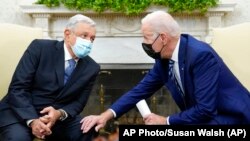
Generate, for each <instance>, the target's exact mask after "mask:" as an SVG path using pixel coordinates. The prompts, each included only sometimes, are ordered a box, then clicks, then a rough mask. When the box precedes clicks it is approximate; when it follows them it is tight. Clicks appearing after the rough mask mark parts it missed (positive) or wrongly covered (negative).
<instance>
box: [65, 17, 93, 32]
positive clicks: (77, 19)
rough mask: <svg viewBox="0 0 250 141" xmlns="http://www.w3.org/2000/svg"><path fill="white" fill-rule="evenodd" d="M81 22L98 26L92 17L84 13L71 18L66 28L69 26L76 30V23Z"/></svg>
mask: <svg viewBox="0 0 250 141" xmlns="http://www.w3.org/2000/svg"><path fill="white" fill-rule="evenodd" d="M80 22H81V23H86V24H88V25H90V26H92V27H95V26H96V23H95V22H94V21H93V20H92V19H90V18H89V17H87V16H84V15H82V14H77V15H75V16H73V17H71V18H70V19H69V21H68V23H67V24H66V28H68V29H70V30H74V28H75V26H76V24H77V23H80Z"/></svg>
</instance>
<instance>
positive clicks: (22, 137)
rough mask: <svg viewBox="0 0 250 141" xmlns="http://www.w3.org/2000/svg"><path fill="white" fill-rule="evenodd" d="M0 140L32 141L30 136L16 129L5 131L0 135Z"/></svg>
mask: <svg viewBox="0 0 250 141" xmlns="http://www.w3.org/2000/svg"><path fill="white" fill-rule="evenodd" d="M1 141H32V137H31V136H30V135H29V134H27V133H25V132H22V131H16V132H14V133H10V132H9V133H6V134H4V135H2V136H1Z"/></svg>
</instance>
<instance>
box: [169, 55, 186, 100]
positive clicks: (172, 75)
mask: <svg viewBox="0 0 250 141" xmlns="http://www.w3.org/2000/svg"><path fill="white" fill-rule="evenodd" d="M168 75H169V77H170V78H171V80H172V81H173V82H174V84H175V85H176V87H177V89H178V92H179V93H180V94H181V96H182V97H184V93H183V91H182V89H181V86H180V85H179V83H178V81H177V79H176V76H175V73H174V61H173V60H169V71H168Z"/></svg>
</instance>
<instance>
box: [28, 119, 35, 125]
mask: <svg viewBox="0 0 250 141" xmlns="http://www.w3.org/2000/svg"><path fill="white" fill-rule="evenodd" d="M32 121H34V119H30V120H27V121H26V124H27V126H28V127H30V124H31V122H32Z"/></svg>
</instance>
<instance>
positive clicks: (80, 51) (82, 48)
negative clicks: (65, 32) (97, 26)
mask: <svg viewBox="0 0 250 141" xmlns="http://www.w3.org/2000/svg"><path fill="white" fill-rule="evenodd" d="M92 45H93V44H92V43H91V41H89V40H86V39H82V38H80V37H77V38H76V43H75V44H74V46H73V47H72V50H73V52H74V54H75V55H76V57H78V58H83V57H85V56H87V55H89V53H90V51H91V48H92Z"/></svg>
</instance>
